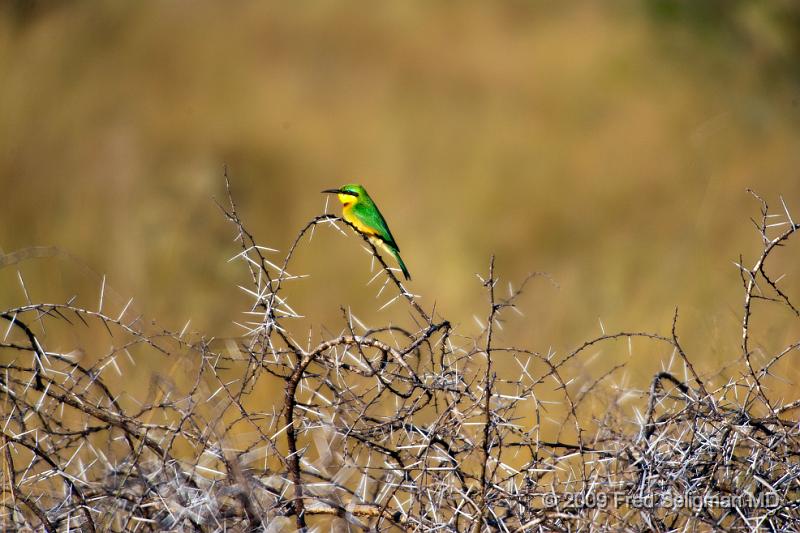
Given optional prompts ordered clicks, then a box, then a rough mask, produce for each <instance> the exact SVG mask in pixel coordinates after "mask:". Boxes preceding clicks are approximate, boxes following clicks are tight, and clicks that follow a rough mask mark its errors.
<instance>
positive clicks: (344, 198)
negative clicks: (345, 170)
mask: <svg viewBox="0 0 800 533" xmlns="http://www.w3.org/2000/svg"><path fill="white" fill-rule="evenodd" d="M322 192H323V193H326V194H335V195H337V197H338V198H339V201H340V202H342V217H343V218H344V219H345V220H346V221H347V222H349V223H350V224H352V225H353V226H354V227H355V228H356V229H357V230H358V231H359V232H360V233H362V234H364V235H366V236H367V238H368V239H369V240H370V242H371V243H372V244H374V245H375V246H376V247H378V248H381V249H382V250H385V251H386V252H387V253H388V254H389V255H391V256H392V257H394V258H395V260H396V261H397V264H398V265H400V270H402V271H403V276H405V278H406V280H409V281H410V280H411V274H409V273H408V269H407V268H406V265H405V263H403V260H402V259H401V258H400V247H399V246H397V241H395V240H394V237H392V232H391V231H389V226H388V225H387V224H386V220H385V219H384V218H383V215H381V212H380V211H379V210H378V206H377V205H375V202H373V201H372V198H370V196H369V194H367V190H366V189H365V188H364V186H363V185H359V184H356V183H351V184H348V185H344V186H342V187H340V188H339V189H326V190H324V191H322Z"/></svg>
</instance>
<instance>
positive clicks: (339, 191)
mask: <svg viewBox="0 0 800 533" xmlns="http://www.w3.org/2000/svg"><path fill="white" fill-rule="evenodd" d="M321 192H323V193H328V194H347V195H349V196H352V197H354V198H358V195H357V194H356V193H354V192H350V191H345V190H343V189H325V190H324V191H321Z"/></svg>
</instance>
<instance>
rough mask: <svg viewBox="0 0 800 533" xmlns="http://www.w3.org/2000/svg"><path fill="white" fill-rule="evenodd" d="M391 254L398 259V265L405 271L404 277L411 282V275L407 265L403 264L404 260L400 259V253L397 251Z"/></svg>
mask: <svg viewBox="0 0 800 533" xmlns="http://www.w3.org/2000/svg"><path fill="white" fill-rule="evenodd" d="M391 252H392V255H393V256H394V258H395V259H397V264H398V265H400V270H402V271H403V276H405V278H406V280H407V281H411V274H409V273H408V269H407V268H406V264H405V263H403V260H402V259H401V258H400V252H398V251H397V250H391Z"/></svg>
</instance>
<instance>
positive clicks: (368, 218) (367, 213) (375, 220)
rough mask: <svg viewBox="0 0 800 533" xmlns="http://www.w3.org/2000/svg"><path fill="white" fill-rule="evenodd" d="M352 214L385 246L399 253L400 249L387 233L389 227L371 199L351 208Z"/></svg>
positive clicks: (389, 233) (388, 232)
mask: <svg viewBox="0 0 800 533" xmlns="http://www.w3.org/2000/svg"><path fill="white" fill-rule="evenodd" d="M353 214H354V215H355V216H357V217H358V220H360V221H361V222H362V223H363V224H365V225H367V226H369V227H370V228H373V229H374V230H375V231H376V232H377V233H378V237H380V239H381V240H382V241H383V242H385V243H386V245H387V246H389V247H390V248H392V249H394V250H395V251H397V252H399V251H400V247H399V246H397V243H396V242H395V240H394V237H393V236H392V232H391V231H389V226H388V225H387V224H386V220H384V218H383V215H381V212H380V211H379V210H378V206H377V205H375V202H373V201H372V200H371V199H369V200H368V201H365V199H362V200H361V201H360V202H359V203H358V204H356V205H355V206H353Z"/></svg>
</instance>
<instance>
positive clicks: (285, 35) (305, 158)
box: [0, 0, 800, 387]
mask: <svg viewBox="0 0 800 533" xmlns="http://www.w3.org/2000/svg"><path fill="white" fill-rule="evenodd" d="M798 58H800V4H798V3H796V2H794V1H791V0H785V1H779V0H776V1H770V2H750V1H744V0H741V1H732V0H718V1H707V2H702V3H700V2H694V1H691V0H685V1H677V0H676V1H667V0H663V1H649V2H640V1H633V0H630V1H625V0H623V1H619V2H614V3H603V4H601V3H597V2H589V1H586V2H571V3H569V4H568V5H566V4H563V3H554V2H534V1H522V0H518V1H508V2H492V3H483V2H452V1H445V2H424V1H409V2H390V3H388V2H387V3H372V4H370V5H369V8H368V9H365V6H364V5H363V4H362V3H359V2H347V1H345V2H342V1H337V2H333V1H318V2H306V3H300V4H297V3H292V4H286V3H278V2H258V3H255V2H225V3H218V2H208V1H196V2H185V1H184V2H115V1H94V2H70V3H63V2H57V1H46V0H39V1H33V0H30V1H22V0H16V1H6V2H3V3H2V5H0V191H1V192H0V206H1V207H2V220H3V224H2V225H0V247H1V248H2V249H3V251H4V252H5V253H10V252H14V251H17V250H20V249H26V248H29V247H32V246H44V247H56V248H57V250H56V249H54V248H46V249H38V251H36V250H34V251H30V250H29V251H28V252H27V253H28V255H29V256H35V255H40V256H42V257H39V258H35V257H30V258H28V259H26V260H20V261H17V260H16V259H15V260H14V261H11V260H10V259H7V260H6V264H4V267H3V268H2V269H0V278H1V279H0V289H1V290H2V292H0V302H1V303H0V308H3V309H5V308H9V307H12V306H14V305H19V304H21V303H24V302H25V300H26V299H27V298H30V299H31V300H33V301H56V300H58V301H63V300H64V299H66V298H67V297H69V296H70V295H73V294H75V295H77V296H78V301H79V302H80V303H83V304H85V305H89V306H92V305H97V301H98V297H99V296H98V294H99V290H100V286H101V283H102V282H101V280H102V277H103V275H105V276H106V279H107V281H106V287H107V293H106V296H105V297H106V298H107V300H106V303H105V305H106V306H108V309H112V310H113V309H120V308H121V307H122V306H123V305H124V303H125V302H126V301H127V300H128V299H129V298H131V297H133V298H134V304H133V305H134V306H135V308H136V309H137V312H139V313H142V314H143V316H144V317H146V318H147V319H148V320H149V319H155V320H157V321H158V324H159V327H164V328H169V329H174V330H180V329H181V328H182V327H183V326H184V325H185V324H186V322H187V321H188V320H190V319H191V325H190V329H191V330H194V331H198V332H201V333H200V334H202V335H205V336H208V337H210V336H221V337H224V336H231V335H236V334H238V333H240V332H241V330H240V329H239V328H237V326H236V325H234V321H241V320H242V316H243V315H242V314H241V312H242V311H243V310H244V309H245V308H246V305H247V298H246V296H245V295H244V294H243V293H242V291H240V290H239V289H238V288H237V285H239V284H246V283H247V279H248V278H247V275H246V272H245V270H244V268H243V266H242V265H241V264H237V263H236V262H231V263H229V262H227V261H228V259H229V258H230V257H231V256H233V255H235V254H236V253H237V252H238V245H237V243H235V242H233V237H234V232H233V228H232V227H231V226H230V224H229V223H228V222H227V221H226V220H225V219H224V217H223V216H222V214H221V212H220V210H219V209H218V208H217V206H216V205H215V203H214V199H215V198H216V199H219V200H224V197H225V192H224V181H223V166H224V165H225V164H227V165H228V169H229V174H230V176H231V179H232V183H233V190H234V194H235V196H236V199H237V201H238V204H239V209H240V212H241V215H242V216H243V218H244V221H245V223H246V224H247V225H248V227H249V229H250V230H251V231H252V232H253V233H254V234H255V236H256V238H257V239H258V240H259V241H260V243H261V244H263V245H265V246H270V247H273V248H277V249H279V250H282V251H285V250H286V249H287V247H288V246H289V244H290V243H291V241H292V239H293V238H294V236H295V234H296V233H297V231H298V230H299V228H300V227H301V226H302V225H303V224H304V223H305V222H306V221H308V220H309V219H311V218H312V217H314V216H315V215H318V214H321V213H322V212H323V211H324V208H325V201H326V199H325V197H324V196H323V195H321V194H320V193H319V191H320V190H321V189H323V188H331V187H337V186H339V185H342V184H344V183H349V182H361V183H363V184H364V185H365V186H366V187H367V189H368V190H369V191H370V193H371V195H372V197H373V198H374V199H375V200H376V202H377V203H378V205H379V206H380V208H381V210H382V211H383V214H384V215H385V216H386V218H387V220H388V222H389V225H390V227H391V229H392V232H393V233H394V235H395V237H396V239H397V241H398V243H399V244H400V247H401V249H402V251H403V257H404V258H405V261H406V263H407V265H408V267H409V269H410V270H411V273H412V275H413V277H414V280H413V282H411V284H410V285H409V286H410V287H411V289H412V290H413V292H414V293H416V294H419V295H420V296H421V303H422V304H423V305H425V306H426V307H427V308H428V309H430V308H431V307H432V306H433V304H434V303H435V304H436V309H437V310H438V312H440V313H441V314H442V315H444V316H446V317H448V318H450V319H451V321H453V322H454V323H456V324H457V325H458V327H459V331H460V332H461V333H463V334H465V335H469V334H473V333H475V332H476V331H478V325H477V323H476V321H475V319H474V316H478V317H480V318H481V320H483V317H485V316H486V314H487V311H488V310H487V309H486V299H485V293H484V291H483V289H482V288H481V286H480V282H479V281H478V279H477V278H476V276H475V274H476V273H485V272H486V269H487V266H488V260H489V257H490V255H491V254H496V256H497V272H498V274H499V275H500V277H501V280H502V281H501V283H502V284H503V285H504V286H505V283H506V282H507V281H510V282H512V283H515V282H517V281H519V280H521V279H522V278H523V277H524V276H525V274H526V273H528V272H531V271H546V272H548V273H550V274H551V276H552V278H553V280H554V281H555V284H556V285H557V286H556V285H554V284H551V283H549V282H547V281H545V280H537V281H536V282H534V283H533V284H532V285H531V286H530V289H529V291H528V293H527V296H526V297H525V298H524V299H523V302H522V309H523V311H524V312H525V316H524V317H517V318H512V316H511V315H509V319H510V320H509V322H508V323H507V324H506V326H505V329H504V331H503V333H502V335H503V336H504V340H505V341H506V342H508V343H511V344H514V345H522V346H527V347H530V348H531V349H534V350H539V351H542V352H547V351H548V350H549V349H552V350H554V351H556V352H558V353H564V352H565V351H568V350H569V349H571V348H573V347H575V346H577V345H579V344H580V343H581V342H582V341H583V340H585V339H586V338H589V337H591V336H595V335H598V334H600V333H601V328H603V327H604V328H605V330H606V331H613V330H629V331H631V330H635V331H638V330H653V331H657V332H661V333H668V332H669V328H670V326H671V320H672V315H673V312H674V310H675V308H676V307H679V308H680V311H681V319H680V322H679V333H680V334H681V338H682V340H683V341H684V343H685V345H686V348H687V351H689V353H690V354H692V355H693V357H694V358H695V360H696V364H697V365H698V366H699V367H700V368H701V369H703V370H712V369H715V368H718V366H719V364H720V363H721V362H722V361H728V360H731V359H734V358H735V357H736V356H737V350H738V343H739V339H740V333H739V327H740V326H739V321H740V314H741V300H742V297H741V293H742V291H741V281H740V278H739V274H738V272H737V270H736V268H735V266H734V264H733V262H734V261H738V257H739V254H740V253H741V254H743V255H744V257H745V258H746V262H748V263H751V262H753V261H754V257H755V256H754V254H756V253H757V252H758V251H759V247H760V241H759V238H758V235H757V233H756V232H755V231H754V228H753V226H752V222H751V221H750V218H751V217H757V216H758V207H759V206H758V203H757V202H756V201H755V200H754V199H753V198H752V197H751V196H750V195H749V194H747V193H746V188H748V187H750V188H752V189H754V190H756V191H757V192H759V193H760V194H761V195H762V196H764V197H765V198H766V199H767V200H768V201H770V203H771V204H772V205H773V206H774V207H777V208H780V200H779V197H778V195H783V197H784V199H785V201H786V203H787V205H788V206H789V208H790V209H792V208H793V209H794V213H795V214H796V217H797V218H800V180H798V173H799V172H800V171H799V170H798V169H800V137H799V136H798V134H799V133H800V61H798ZM328 211H329V212H331V211H335V212H338V206H337V208H336V209H335V210H334V209H333V204H331V206H330V207H329V209H328ZM781 253H782V254H783V255H781V256H780V257H778V258H777V259H778V262H777V263H776V264H775V266H774V268H775V270H774V273H775V274H776V277H777V275H778V274H781V273H786V274H787V277H786V278H785V279H784V280H783V281H782V284H783V286H784V287H786V289H787V291H789V292H790V293H791V291H794V294H795V295H798V294H800V285H798V283H799V282H798V281H797V262H796V260H797V253H796V252H795V253H794V255H792V253H791V250H790V249H788V250H787V251H785V252H784V251H782V252H781ZM275 255H276V257H281V256H280V254H275ZM23 256H24V254H22V255H18V256H16V257H17V259H21V258H22V257H23ZM370 263H371V261H370V259H369V257H368V256H367V255H366V254H365V253H364V252H363V251H362V249H361V242H360V240H359V239H356V238H353V237H352V236H348V237H343V236H342V235H340V234H339V233H337V232H336V231H334V230H332V229H330V228H322V227H321V228H318V229H317V231H316V232H315V235H314V240H313V241H312V242H311V243H306V245H304V247H303V248H302V250H301V252H300V254H299V255H298V257H297V259H296V262H295V263H294V265H293V266H294V268H293V269H292V273H293V274H309V275H310V278H309V279H306V280H303V281H294V282H292V283H293V284H292V285H291V287H290V292H289V297H290V302H291V303H292V304H293V306H294V308H295V309H297V310H298V312H300V313H302V314H303V315H305V316H306V317H308V318H307V322H305V323H303V324H301V325H299V326H298V328H299V331H303V328H308V327H312V328H313V329H312V335H313V336H314V337H318V336H320V335H323V334H325V331H326V330H325V329H323V328H322V325H325V326H326V327H327V328H328V331H333V332H338V331H339V330H340V329H341V327H342V324H343V321H342V314H341V310H340V307H341V306H349V307H350V309H351V310H352V311H353V312H354V313H355V314H356V315H357V316H358V317H359V318H360V319H361V320H362V321H363V322H365V323H366V324H368V325H379V324H384V323H386V322H388V321H390V320H391V321H397V322H403V321H405V323H408V322H409V318H408V314H407V313H406V311H405V310H403V309H401V308H398V307H397V306H394V305H392V306H389V307H387V308H386V309H384V310H380V311H379V310H378V308H379V307H380V306H381V305H383V304H384V303H385V302H386V301H387V300H388V299H389V297H388V296H387V294H383V295H381V296H379V297H377V298H376V293H377V292H378V289H379V285H378V283H379V282H373V284H372V285H370V286H367V285H366V282H367V281H368V280H369V279H370V278H371V277H372V276H371V273H370ZM18 272H19V274H21V275H22V276H23V278H24V280H25V282H26V287H27V290H28V294H27V295H26V294H25V293H24V292H23V290H22V288H21V286H20V284H19V279H18ZM765 312H766V313H767V315H766V316H767V318H766V319H764V320H761V321H760V322H758V323H757V326H758V327H760V328H761V331H762V332H763V333H765V335H762V336H761V337H760V338H759V340H760V341H761V342H762V345H763V347H764V348H765V349H767V350H769V349H774V348H775V347H777V346H779V345H781V344H783V343H785V342H787V341H789V339H791V338H793V337H791V336H792V335H793V334H794V335H796V333H797V324H796V322H792V317H791V316H787V315H786V314H785V313H784V312H783V311H780V312H776V313H775V314H774V315H770V314H769V313H770V312H771V311H770V310H769V309H765ZM795 320H796V319H795ZM619 348H620V349H619V353H615V352H614V351H613V350H610V351H606V352H604V354H605V355H607V357H602V358H596V359H593V360H592V361H591V362H590V363H587V365H586V367H585V371H586V372H587V374H590V375H599V374H600V373H601V372H602V371H604V370H605V369H608V368H610V366H611V365H612V364H615V363H617V362H620V361H625V360H627V359H628V358H629V357H630V356H629V355H628V352H627V347H624V349H623V347H622V346H620V347H619ZM643 353H645V352H636V353H634V357H633V358H631V359H632V360H631V361H629V364H628V367H627V370H626V372H627V374H626V376H627V377H626V378H625V379H627V380H628V382H629V383H630V384H631V385H632V386H635V387H646V385H647V383H648V381H649V379H650V376H651V375H652V373H653V372H655V371H657V370H659V369H660V368H661V365H662V364H663V363H664V361H666V360H668V359H669V356H670V354H669V352H668V351H665V350H664V349H662V348H657V349H655V350H654V351H652V357H650V356H649V354H650V352H646V353H648V356H647V357H645V356H644V355H642V354H643ZM637 355H638V356H637ZM786 372H787V373H789V374H788V375H787V376H786V377H788V378H790V379H792V378H797V371H796V370H792V369H786ZM792 372H793V373H794V374H791V373H792Z"/></svg>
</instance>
